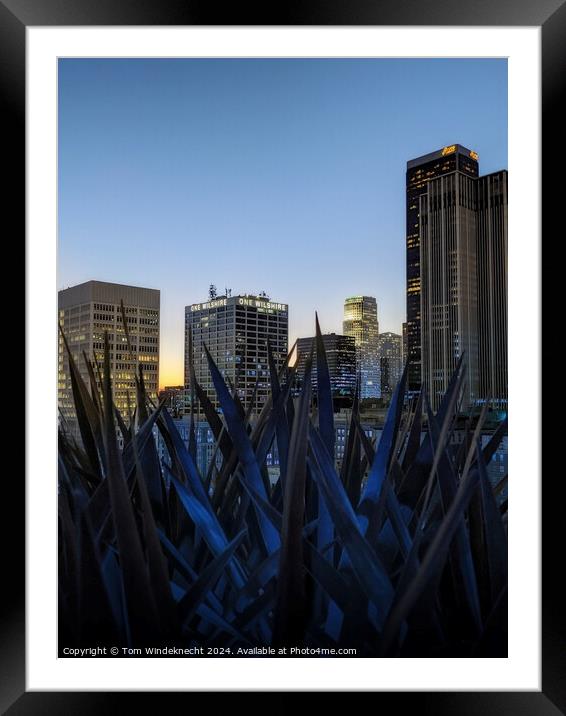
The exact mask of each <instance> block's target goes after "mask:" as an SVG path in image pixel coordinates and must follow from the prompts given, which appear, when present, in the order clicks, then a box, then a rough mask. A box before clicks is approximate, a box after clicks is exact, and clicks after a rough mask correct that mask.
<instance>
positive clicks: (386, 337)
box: [378, 333, 403, 398]
mask: <svg viewBox="0 0 566 716" xmlns="http://www.w3.org/2000/svg"><path fill="white" fill-rule="evenodd" d="M401 344H402V341H401V336H400V335H398V334H397V333H380V334H379V339H378V353H379V366H380V373H381V397H382V398H383V397H391V395H393V391H394V390H395V388H396V387H397V383H398V382H399V380H400V378H401V373H402V370H403V368H402V365H403V364H402V359H401V350H402V348H401Z"/></svg>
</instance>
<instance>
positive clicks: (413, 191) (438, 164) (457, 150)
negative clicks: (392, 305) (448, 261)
mask: <svg viewBox="0 0 566 716" xmlns="http://www.w3.org/2000/svg"><path fill="white" fill-rule="evenodd" d="M478 171H479V168H478V155H477V154H476V153H475V152H473V151H470V150H469V149H466V148H465V147H462V146H461V145H460V144H452V145H449V146H446V147H443V148H442V149H440V150H438V151H436V152H431V153H430V154H425V155H424V156H422V157H418V158H417V159H412V160H410V161H409V162H407V175H406V191H407V232H406V236H407V238H406V242H407V353H408V355H406V356H405V360H407V358H409V359H410V361H411V365H410V369H409V377H408V382H409V385H408V387H409V390H410V391H416V390H419V389H420V387H421V380H422V376H421V230H420V226H421V220H420V204H419V201H420V197H422V196H423V195H424V194H426V191H427V187H428V184H429V182H430V181H431V180H433V179H435V178H438V177H442V176H445V175H447V174H451V173H454V172H456V173H458V174H461V175H463V176H466V177H477V176H478Z"/></svg>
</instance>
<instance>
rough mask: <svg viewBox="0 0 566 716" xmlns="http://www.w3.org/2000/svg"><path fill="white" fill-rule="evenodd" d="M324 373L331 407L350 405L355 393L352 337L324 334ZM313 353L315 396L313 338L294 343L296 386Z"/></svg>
mask: <svg viewBox="0 0 566 716" xmlns="http://www.w3.org/2000/svg"><path fill="white" fill-rule="evenodd" d="M322 342H323V344H324V350H325V352H326V359H327V361H328V371H329V373H330V388H331V390H332V397H333V398H334V405H335V407H347V406H349V405H351V403H352V400H353V398H354V393H355V390H356V343H355V339H354V337H353V336H341V335H339V334H337V333H326V334H324V335H323V336H322ZM311 348H312V351H313V368H312V386H313V394H314V395H316V387H317V385H318V381H317V372H316V342H315V339H314V338H299V339H298V341H297V362H296V370H297V378H298V381H297V382H298V385H299V386H300V384H301V382H302V379H303V376H304V374H305V364H306V361H307V358H308V356H309V355H310V352H311Z"/></svg>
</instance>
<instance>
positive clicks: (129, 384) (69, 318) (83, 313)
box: [58, 281, 160, 429]
mask: <svg viewBox="0 0 566 716" xmlns="http://www.w3.org/2000/svg"><path fill="white" fill-rule="evenodd" d="M121 301H123V302H124V311H125V315H126V322H127V325H128V333H129V336H130V343H131V352H130V350H129V349H128V345H127V340H126V335H125V332H124V325H123V320H122V313H121V309H120V302H121ZM159 303H160V293H159V291H158V290H156V289H152V288H140V287H138V286H123V285H121V284H116V283H106V282H103V281H87V282H86V283H81V284H79V285H78V286H73V287H71V288H67V289H64V290H62V291H59V323H60V324H61V326H62V328H63V331H64V333H65V336H66V338H67V341H68V342H69V347H70V350H71V353H72V355H73V358H74V360H75V362H76V364H77V366H78V368H79V371H80V373H81V375H82V376H83V378H84V379H85V381H86V382H87V385H88V384H89V379H88V372H87V367H86V362H85V358H84V355H83V352H84V353H85V354H86V356H87V357H88V358H89V359H90V360H92V359H93V357H95V358H96V359H97V361H98V363H99V365H100V366H102V365H103V361H104V332H105V331H107V332H108V342H109V347H110V368H111V378H112V389H113V394H114V402H115V403H116V407H117V408H118V409H119V410H120V411H121V412H122V413H123V415H124V418H127V416H128V414H127V410H128V399H129V403H130V408H131V409H132V410H133V409H134V407H135V405H136V388H135V375H136V372H137V366H138V364H139V365H141V366H142V367H143V376H144V382H145V387H146V390H147V392H148V394H149V396H150V397H151V398H152V399H154V400H155V399H156V398H157V388H158V385H159ZM58 393H59V407H60V409H61V412H62V414H63V416H64V417H65V418H66V419H67V420H68V421H69V424H70V427H71V429H74V427H76V426H73V422H74V419H75V413H74V404H73V400H72V389H71V376H70V373H69V363H68V357H67V353H66V351H65V348H64V344H63V339H62V337H61V336H59V385H58Z"/></svg>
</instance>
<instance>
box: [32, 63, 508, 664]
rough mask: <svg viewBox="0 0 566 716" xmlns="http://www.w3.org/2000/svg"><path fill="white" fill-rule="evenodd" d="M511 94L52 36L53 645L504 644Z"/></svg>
mask: <svg viewBox="0 0 566 716" xmlns="http://www.w3.org/2000/svg"><path fill="white" fill-rule="evenodd" d="M508 90H509V88H508V60H507V58H506V57H503V56H502V57H406V58H405V57H304V58H303V57H186V58H184V57H163V58H160V57H147V58H144V57H73V56H62V57H59V58H58V59H57V119H56V133H57V147H56V153H57V154H56V156H57V208H56V212H57V213H56V218H57V259H56V260H57V267H56V271H57V277H56V281H57V297H56V304H57V316H56V317H55V316H53V318H54V320H53V326H52V329H53V332H54V333H56V334H57V351H58V353H57V357H56V364H57V375H56V382H57V405H55V404H53V405H52V406H49V405H44V406H43V407H44V408H45V411H46V415H47V416H49V415H50V414H51V410H52V414H53V415H54V416H56V418H55V419H56V423H57V433H58V443H57V444H58V448H57V465H58V467H57V480H56V483H57V484H56V485H54V486H53V489H54V491H56V494H57V499H56V504H57V506H56V507H55V501H54V503H53V509H56V510H57V524H58V535H57V567H56V568H57V581H58V587H57V605H58V614H57V653H58V657H59V658H61V659H76V658H89V657H98V656H103V657H104V656H108V657H111V656H114V657H115V656H119V657H127V658H156V657H186V658H192V657H203V658H207V657H208V658H224V659H238V658H263V659H270V658H305V657H309V658H311V659H312V658H325V659H346V660H347V659H352V658H360V657H364V658H380V659H386V658H396V659H402V658H415V657H416V658H424V659H428V658H450V659H451V658H462V659H469V658H477V659H481V658H492V659H504V658H506V657H507V655H508V610H507V597H508V537H507V535H508V492H509V491H510V492H511V493H513V490H514V489H515V488H514V487H511V489H510V488H509V486H508V436H507V425H508V417H509V413H508V392H509V391H508V384H509V376H508V354H509V349H508V333H509V331H508V141H509V137H508V126H509V123H508ZM515 166H516V164H513V165H512V167H511V185H512V189H511V193H512V196H513V190H514V186H515V185H514V184H513V171H514V168H515ZM512 233H513V231H512ZM511 239H512V240H513V236H512V237H511ZM516 240H517V239H516ZM54 300H55V299H54ZM55 318H56V320H55ZM53 359H54V360H55V356H53ZM46 379H48V375H47V376H46ZM54 380H55V377H54ZM512 402H513V407H514V409H515V405H516V403H515V401H514V400H513V401H512ZM512 415H513V412H512ZM512 444H513V447H512V451H515V450H516V449H517V447H520V446H518V445H517V443H515V442H513V441H512ZM511 483H512V486H513V485H517V483H515V482H514V481H513V475H512V477H511ZM45 509H51V505H47V506H46V507H45ZM511 512H513V510H512V509H511ZM511 541H512V540H511Z"/></svg>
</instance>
